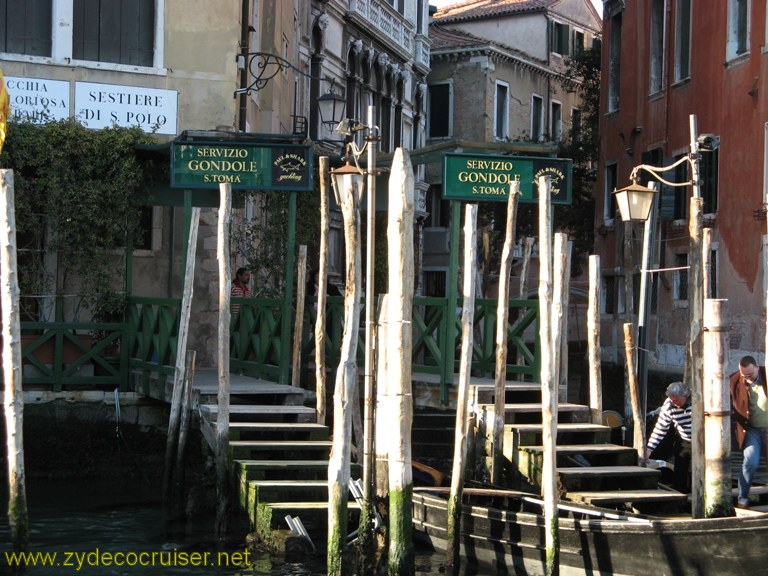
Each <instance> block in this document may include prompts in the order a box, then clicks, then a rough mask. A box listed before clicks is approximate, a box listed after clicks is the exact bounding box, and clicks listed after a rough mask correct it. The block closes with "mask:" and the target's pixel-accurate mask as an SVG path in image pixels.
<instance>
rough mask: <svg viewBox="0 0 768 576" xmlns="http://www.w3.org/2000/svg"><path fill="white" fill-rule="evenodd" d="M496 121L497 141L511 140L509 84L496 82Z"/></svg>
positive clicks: (494, 131) (495, 134) (495, 133)
mask: <svg viewBox="0 0 768 576" xmlns="http://www.w3.org/2000/svg"><path fill="white" fill-rule="evenodd" d="M495 110H496V119H495V122H494V130H493V135H494V136H496V139H497V140H504V139H508V138H509V84H507V83H506V82H496V106H495Z"/></svg>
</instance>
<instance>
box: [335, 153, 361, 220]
mask: <svg viewBox="0 0 768 576" xmlns="http://www.w3.org/2000/svg"><path fill="white" fill-rule="evenodd" d="M350 148H351V143H350V144H347V156H346V161H345V163H344V166H342V167H341V168H336V169H335V170H331V178H333V191H334V193H335V194H336V203H337V204H338V205H339V206H341V204H342V203H343V202H344V201H345V200H346V197H347V196H346V195H347V194H349V193H350V191H351V192H352V193H353V194H355V195H356V196H357V199H358V201H359V200H360V199H361V198H362V195H363V184H364V183H365V175H364V174H363V172H362V170H360V168H358V167H357V166H352V164H350V163H349V158H350V151H351V150H350Z"/></svg>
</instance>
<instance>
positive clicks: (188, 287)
mask: <svg viewBox="0 0 768 576" xmlns="http://www.w3.org/2000/svg"><path fill="white" fill-rule="evenodd" d="M199 227H200V208H199V207H198V206H195V207H194V208H192V215H191V220H190V226H189V238H188V241H187V258H186V270H184V289H183V292H182V295H181V308H180V310H179V339H178V344H177V346H176V364H175V367H174V373H173V392H172V394H171V413H170V416H169V418H168V437H167V439H166V443H165V469H164V471H163V504H164V506H165V508H166V512H171V511H172V509H173V508H174V502H173V501H172V500H173V499H172V498H171V486H172V484H173V477H174V464H175V462H176V454H177V451H178V447H179V419H180V415H181V404H182V399H183V395H184V387H185V386H186V382H187V374H186V373H187V364H186V352H187V340H188V336H189V316H190V311H191V309H192V296H193V293H194V283H195V254H196V253H197V233H198V230H199ZM227 285H229V283H227Z"/></svg>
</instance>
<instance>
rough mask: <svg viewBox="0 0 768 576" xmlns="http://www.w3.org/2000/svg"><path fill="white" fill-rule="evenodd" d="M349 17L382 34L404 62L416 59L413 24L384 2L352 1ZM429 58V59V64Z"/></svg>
mask: <svg viewBox="0 0 768 576" xmlns="http://www.w3.org/2000/svg"><path fill="white" fill-rule="evenodd" d="M347 17H348V18H349V19H350V20H351V21H352V22H353V23H355V24H357V25H358V26H361V27H363V28H368V29H370V28H371V27H373V28H374V29H375V30H377V31H378V32H380V36H379V37H380V39H381V40H382V41H383V42H384V44H386V46H387V48H388V49H389V50H391V51H392V52H395V53H397V54H398V55H400V56H401V57H402V58H403V59H404V60H411V59H415V56H416V54H414V43H413V28H414V26H413V23H412V22H409V21H407V20H406V19H405V18H404V17H403V16H402V15H401V14H400V13H399V12H398V11H397V10H395V9H394V8H392V6H390V5H389V4H388V3H387V2H384V1H382V0H350V2H349V11H348V12H347ZM428 61H429V58H427V62H428Z"/></svg>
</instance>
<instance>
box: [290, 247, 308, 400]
mask: <svg viewBox="0 0 768 576" xmlns="http://www.w3.org/2000/svg"><path fill="white" fill-rule="evenodd" d="M306 293H307V245H306V244H302V245H301V246H299V261H298V263H297V264H296V318H295V320H294V324H293V370H292V371H291V386H294V387H297V388H298V387H299V386H301V335H302V334H303V332H304V330H303V328H304V302H305V301H306V299H305V295H306Z"/></svg>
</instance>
